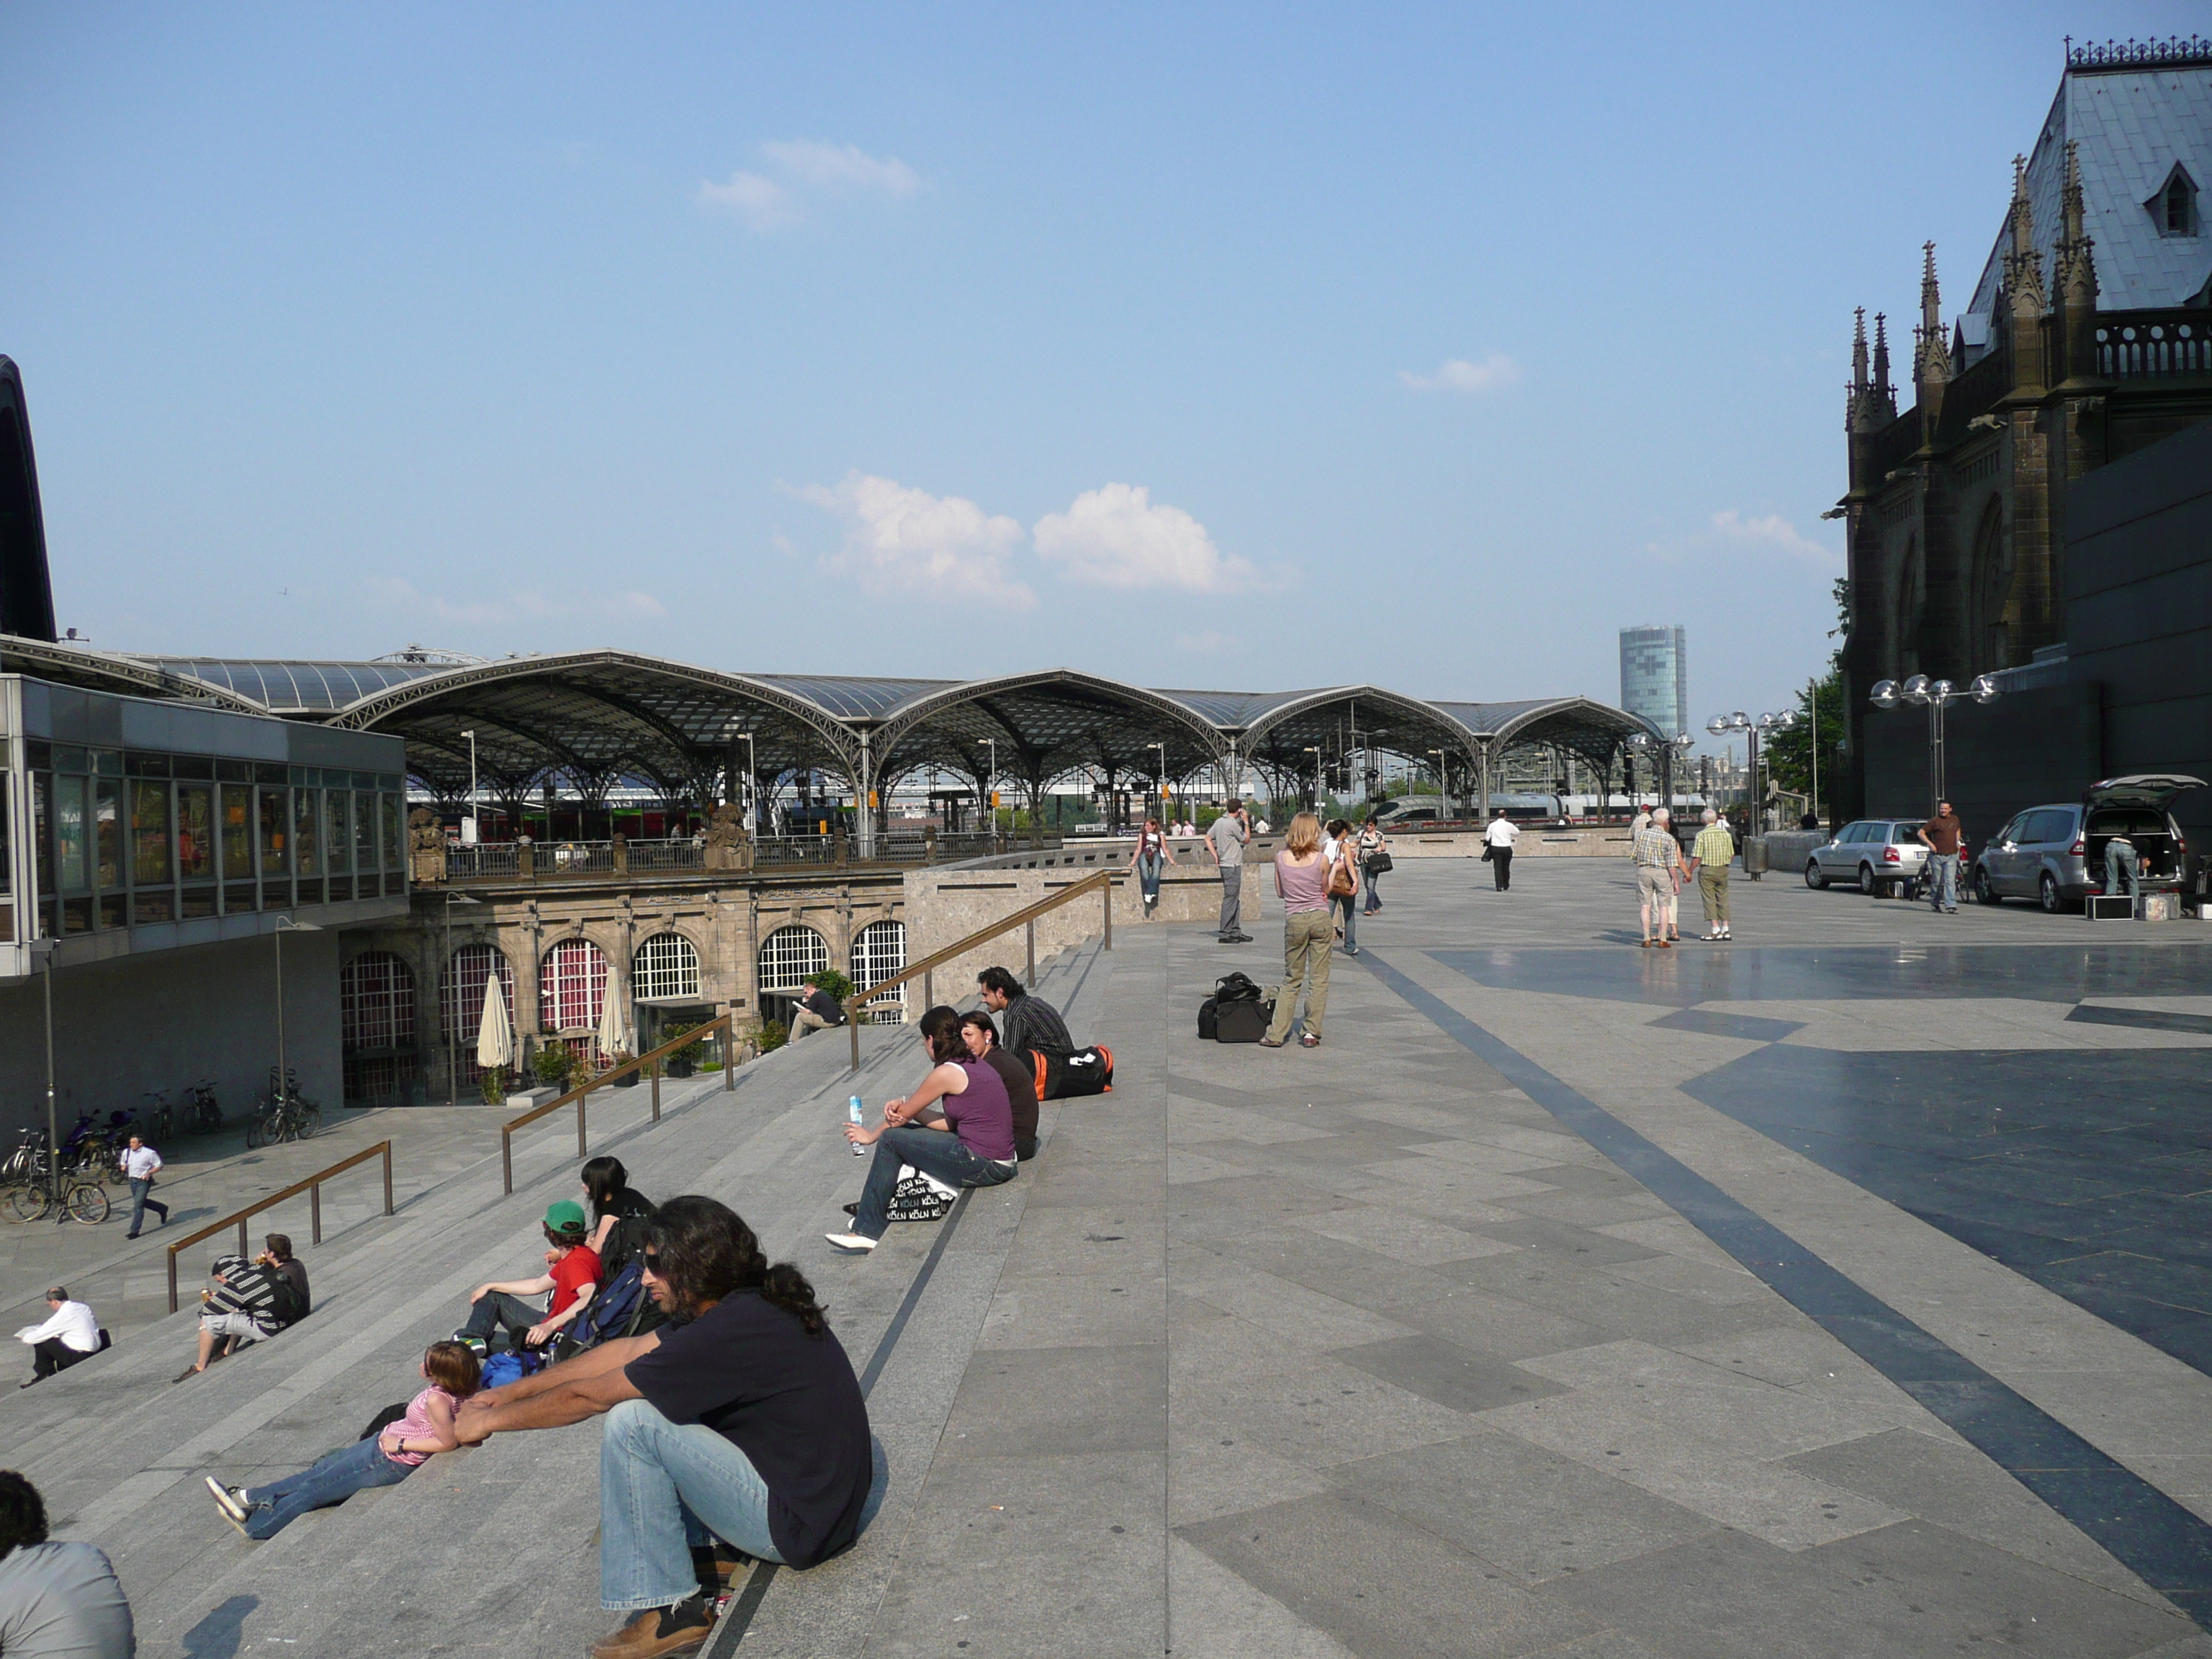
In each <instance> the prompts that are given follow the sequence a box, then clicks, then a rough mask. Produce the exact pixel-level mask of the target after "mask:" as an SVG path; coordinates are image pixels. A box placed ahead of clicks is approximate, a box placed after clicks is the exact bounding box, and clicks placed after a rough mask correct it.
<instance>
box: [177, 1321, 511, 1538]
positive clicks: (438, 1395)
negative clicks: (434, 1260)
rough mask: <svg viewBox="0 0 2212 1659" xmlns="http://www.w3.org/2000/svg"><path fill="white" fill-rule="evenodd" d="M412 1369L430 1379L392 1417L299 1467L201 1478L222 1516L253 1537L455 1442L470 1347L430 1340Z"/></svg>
mask: <svg viewBox="0 0 2212 1659" xmlns="http://www.w3.org/2000/svg"><path fill="white" fill-rule="evenodd" d="M417 1370H419V1371H420V1372H421V1373H422V1380H423V1381H424V1382H426V1383H428V1384H429V1385H430V1386H429V1387H428V1388H427V1389H423V1390H422V1392H421V1393H420V1394H418V1395H416V1396H415V1398H414V1399H412V1400H411V1401H408V1404H407V1409H406V1411H405V1413H403V1414H402V1415H401V1417H400V1418H399V1419H398V1421H397V1422H394V1423H391V1424H387V1425H386V1426H385V1427H384V1428H383V1429H382V1430H381V1431H380V1432H378V1433H375V1434H371V1435H363V1436H362V1437H361V1439H360V1440H358V1441H356V1443H354V1444H352V1445H350V1446H348V1447H345V1448H344V1449H343V1450H339V1451H334V1452H332V1453H331V1454H330V1455H329V1456H327V1457H325V1458H324V1459H322V1460H321V1461H320V1462H317V1463H315V1464H313V1465H312V1466H311V1467H309V1468H304V1469H302V1470H301V1471H300V1473H299V1474H289V1475H287V1476H285V1477H284V1479H283V1480H274V1481H271V1482H270V1484H269V1485H267V1486H224V1485H223V1484H222V1481H220V1480H216V1478H215V1477H214V1476H213V1475H211V1474H210V1475H208V1476H207V1477H205V1478H206V1480H207V1489H208V1491H209V1492H211V1493H213V1494H214V1497H215V1501H216V1508H218V1509H220V1510H222V1517H223V1519H224V1520H226V1521H228V1522H230V1524H231V1525H232V1526H234V1527H235V1528H238V1529H239V1531H240V1532H241V1533H244V1534H246V1536H247V1537H248V1538H251V1539H253V1540H255V1541H257V1542H258V1541H260V1540H262V1539H264V1538H274V1537H275V1536H276V1534H278V1533H280V1532H282V1531H283V1530H284V1528H287V1527H289V1526H290V1525H291V1524H292V1522H295V1521H296V1520H298V1519H299V1518H300V1517H301V1516H303V1515H305V1514H306V1513H307V1511H308V1510H319V1509H323V1508H325V1507H327V1506H328V1505H330V1504H343V1503H344V1502H345V1501H346V1499H347V1498H350V1497H352V1496H353V1495H354V1494H355V1493H356V1492H367V1491H368V1490H369V1489H370V1488H371V1487H373V1486H398V1484H399V1483H400V1482H401V1481H402V1480H405V1479H406V1478H407V1477H408V1476H409V1475H410V1474H414V1473H415V1471H416V1469H418V1468H421V1467H422V1465H423V1464H425V1463H427V1462H429V1461H430V1457H431V1455H432V1454H433V1453H435V1452H446V1451H451V1450H453V1448H454V1447H456V1446H458V1445H459V1444H460V1441H459V1439H458V1438H456V1437H455V1436H454V1433H453V1419H454V1415H455V1413H458V1412H459V1410H460V1407H461V1402H462V1401H465V1400H466V1399H467V1398H468V1397H469V1396H470V1395H472V1394H474V1393H475V1392H476V1391H477V1381H478V1380H479V1378H480V1377H481V1376H482V1372H481V1370H479V1368H478V1366H477V1357H476V1353H475V1351H474V1350H473V1349H471V1348H470V1347H469V1346H468V1345H467V1344H466V1343H464V1342H433V1343H432V1344H431V1345H430V1346H429V1349H428V1352H425V1353H424V1354H423V1356H422V1364H421V1365H420V1366H418V1367H417Z"/></svg>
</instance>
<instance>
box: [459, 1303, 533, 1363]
mask: <svg viewBox="0 0 2212 1659" xmlns="http://www.w3.org/2000/svg"><path fill="white" fill-rule="evenodd" d="M544 1318H545V1310H544V1309H543V1308H539V1307H533V1306H532V1304H529V1303H527V1302H525V1301H524V1300H523V1299H522V1298H521V1297H519V1296H509V1295H508V1294H507V1292H506V1291H485V1292H484V1293H483V1295H482V1296H480V1297H477V1299H476V1301H475V1302H474V1303H473V1304H471V1305H470V1308H469V1318H468V1322H467V1323H466V1324H465V1325H463V1326H462V1327H461V1328H460V1329H459V1331H457V1332H455V1333H454V1334H455V1335H457V1336H476V1337H482V1338H483V1340H485V1341H487V1342H489V1340H491V1339H492V1338H493V1337H495V1336H496V1335H497V1334H499V1328H500V1327H501V1326H502V1325H504V1326H506V1327H507V1340H508V1341H509V1342H510V1343H511V1344H513V1347H514V1351H515V1352H517V1353H520V1352H522V1346H523V1342H522V1339H523V1338H524V1337H526V1336H527V1335H529V1334H530V1333H531V1331H532V1330H533V1329H534V1328H537V1326H538V1325H539V1324H540V1323H542V1322H544Z"/></svg>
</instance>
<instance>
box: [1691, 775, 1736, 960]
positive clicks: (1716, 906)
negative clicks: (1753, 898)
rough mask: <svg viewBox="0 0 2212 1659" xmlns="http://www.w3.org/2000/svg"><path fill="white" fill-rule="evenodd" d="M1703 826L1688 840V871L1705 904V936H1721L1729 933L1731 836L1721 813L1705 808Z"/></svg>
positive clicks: (1709, 937) (1725, 937)
mask: <svg viewBox="0 0 2212 1659" xmlns="http://www.w3.org/2000/svg"><path fill="white" fill-rule="evenodd" d="M1734 861H1735V837H1734V836H1730V835H1729V830H1728V825H1727V824H1726V823H1723V822H1722V821H1721V815H1720V814H1719V813H1717V812H1716V811H1713V809H1712V808H1711V807H1710V806H1708V807H1707V808H1705V828H1704V829H1700V830H1699V831H1698V838H1697V840H1695V841H1693V842H1691V843H1690V864H1689V873H1690V874H1692V875H1694V876H1695V877H1697V878H1698V896H1699V898H1701V899H1703V900H1704V901H1705V937H1706V938H1707V939H1714V940H1718V939H1728V938H1730V937H1732V936H1731V935H1730V933H1729V865H1730V864H1731V863H1732V862H1734Z"/></svg>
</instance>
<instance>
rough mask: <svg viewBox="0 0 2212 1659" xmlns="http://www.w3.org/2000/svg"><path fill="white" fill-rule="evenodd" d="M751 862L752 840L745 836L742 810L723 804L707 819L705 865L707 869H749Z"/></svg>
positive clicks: (726, 802)
mask: <svg viewBox="0 0 2212 1659" xmlns="http://www.w3.org/2000/svg"><path fill="white" fill-rule="evenodd" d="M752 863H753V848H752V840H751V837H750V836H747V835H746V834H745V815H744V808H743V807H740V806H738V805H735V804H734V803H732V802H728V801H725V802H724V803H723V804H722V805H720V806H717V807H716V808H715V809H714V812H713V813H712V815H711V816H710V817H708V820H707V851H706V866H707V868H708V869H709V870H750V869H751V868H752Z"/></svg>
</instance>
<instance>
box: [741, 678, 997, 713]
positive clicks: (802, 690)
mask: <svg viewBox="0 0 2212 1659" xmlns="http://www.w3.org/2000/svg"><path fill="white" fill-rule="evenodd" d="M746 678H749V679H756V680H762V681H764V682H766V683H767V684H770V685H774V686H779V687H781V688H782V689H783V690H787V691H788V692H790V693H791V694H792V695H793V696H797V697H804V698H805V699H806V700H807V701H808V702H811V703H812V704H814V705H815V707H817V708H820V709H822V710H823V712H824V713H825V714H835V715H836V716H837V718H838V719H840V720H882V719H883V718H884V716H885V715H887V714H890V712H891V711H892V710H893V709H895V708H897V707H898V706H899V705H900V704H902V703H906V702H913V701H915V699H916V698H918V697H926V696H930V695H931V694H932V693H933V692H938V691H942V690H946V689H947V688H948V687H950V686H953V685H957V684H959V682H958V681H957V680H900V679H877V678H870V677H867V676H865V675H857V674H854V675H836V674H751V675H748V676H747V677H746Z"/></svg>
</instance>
